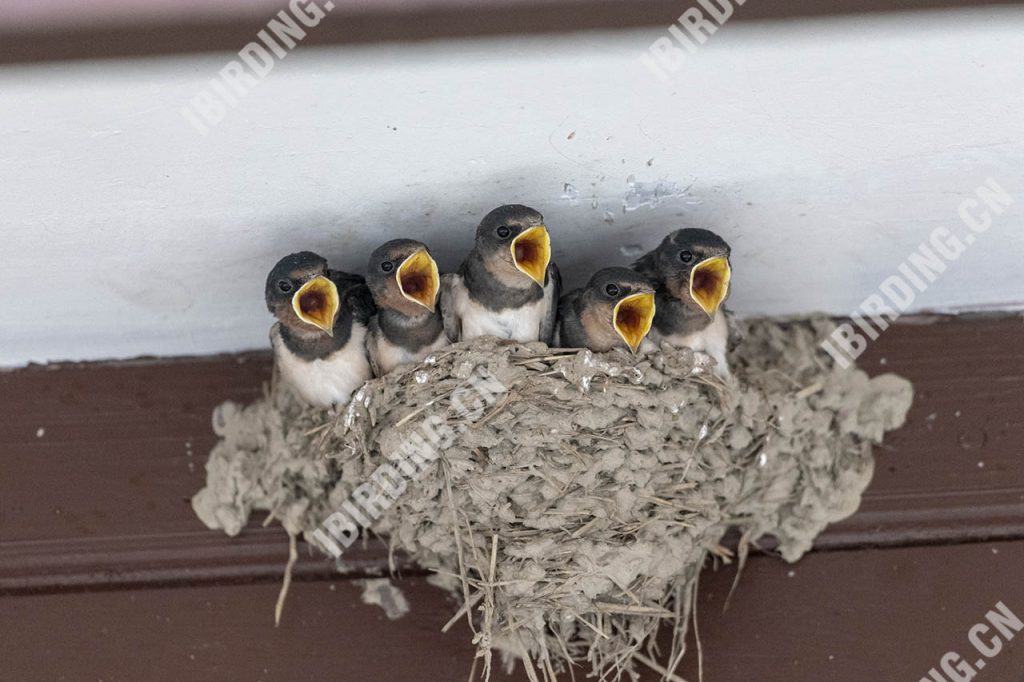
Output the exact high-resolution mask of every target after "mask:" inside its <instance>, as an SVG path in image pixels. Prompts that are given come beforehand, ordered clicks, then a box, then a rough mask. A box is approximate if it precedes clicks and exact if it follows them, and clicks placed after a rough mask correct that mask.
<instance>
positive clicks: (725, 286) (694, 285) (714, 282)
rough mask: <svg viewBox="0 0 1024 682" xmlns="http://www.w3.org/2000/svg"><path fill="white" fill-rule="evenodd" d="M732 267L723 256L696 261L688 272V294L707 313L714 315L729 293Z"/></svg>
mask: <svg viewBox="0 0 1024 682" xmlns="http://www.w3.org/2000/svg"><path fill="white" fill-rule="evenodd" d="M731 278H732V268H730V267H729V259H728V258H726V257H724V256H717V257H715V258H709V259H707V260H706V261H703V262H701V263H698V264H697V265H696V266H694V268H693V270H692V271H691V272H690V296H692V297H693V300H694V301H696V302H697V305H699V306H700V307H701V309H703V310H704V312H706V313H707V314H708V315H714V314H715V313H716V312H718V308H719V307H721V305H722V301H724V300H725V297H726V296H727V295H728V293H729V280H730V279H731Z"/></svg>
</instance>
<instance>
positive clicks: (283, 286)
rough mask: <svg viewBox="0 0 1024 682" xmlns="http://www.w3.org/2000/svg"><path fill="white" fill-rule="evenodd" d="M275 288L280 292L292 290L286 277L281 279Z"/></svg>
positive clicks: (284, 292)
mask: <svg viewBox="0 0 1024 682" xmlns="http://www.w3.org/2000/svg"><path fill="white" fill-rule="evenodd" d="M277 290H278V291H280V292H281V293H282V294H288V293H291V291H292V283H291V282H289V281H288V280H286V279H282V280H280V281H278V283H277Z"/></svg>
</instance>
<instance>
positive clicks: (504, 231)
mask: <svg viewBox="0 0 1024 682" xmlns="http://www.w3.org/2000/svg"><path fill="white" fill-rule="evenodd" d="M495 232H497V234H498V236H499V237H501V238H502V239H508V236H509V235H510V234H512V230H510V229H509V228H508V226H507V225H499V226H498V229H497V230H495Z"/></svg>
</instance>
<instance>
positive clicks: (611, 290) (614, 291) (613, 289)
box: [604, 284, 619, 297]
mask: <svg viewBox="0 0 1024 682" xmlns="http://www.w3.org/2000/svg"><path fill="white" fill-rule="evenodd" d="M604 293H606V294H608V295H609V296H612V297H615V296H618V295H619V287H618V286H617V285H615V284H609V285H608V286H606V287H605V288H604Z"/></svg>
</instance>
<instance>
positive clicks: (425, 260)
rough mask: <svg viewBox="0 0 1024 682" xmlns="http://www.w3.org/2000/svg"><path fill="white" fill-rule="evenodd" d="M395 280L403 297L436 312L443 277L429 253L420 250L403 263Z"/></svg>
mask: <svg viewBox="0 0 1024 682" xmlns="http://www.w3.org/2000/svg"><path fill="white" fill-rule="evenodd" d="M395 280H397V282H398V290H399V291H401V292H402V296H404V297H405V298H407V299H409V300H410V301H412V302H413V303H418V304H420V305H421V306H423V307H424V308H426V309H427V310H429V311H430V312H434V306H436V305H437V295H438V293H439V292H440V291H441V276H440V275H439V274H438V272H437V263H435V262H434V259H433V258H431V257H430V254H429V253H427V252H426V251H425V250H424V249H419V250H418V251H416V252H415V253H414V254H412V255H411V256H409V257H408V258H406V259H405V260H404V261H402V264H401V265H399V266H398V272H396V273H395Z"/></svg>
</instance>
